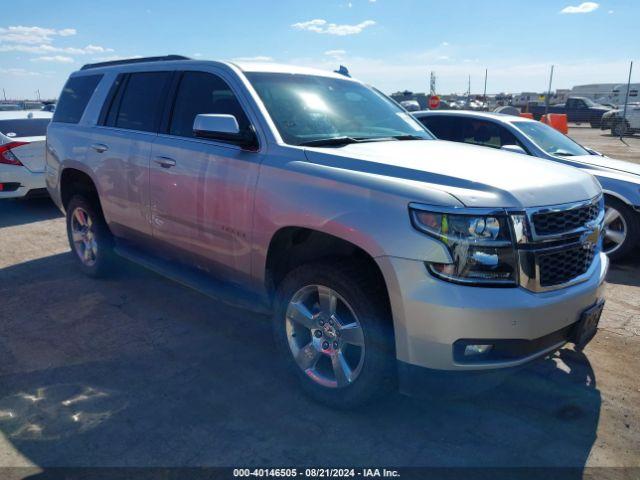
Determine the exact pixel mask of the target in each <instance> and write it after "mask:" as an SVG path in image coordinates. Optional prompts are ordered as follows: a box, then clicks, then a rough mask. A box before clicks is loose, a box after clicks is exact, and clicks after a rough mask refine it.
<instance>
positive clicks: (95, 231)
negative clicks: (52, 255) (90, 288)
mask: <svg viewBox="0 0 640 480" xmlns="http://www.w3.org/2000/svg"><path fill="white" fill-rule="evenodd" d="M66 211H67V236H68V238H69V245H70V246H71V250H72V251H73V252H74V254H75V257H76V259H77V260H78V262H79V264H80V268H81V269H82V271H83V272H84V273H85V274H87V275H89V276H92V277H100V276H103V275H105V274H106V273H108V271H109V268H110V266H111V264H112V262H111V260H112V257H113V237H112V236H111V232H110V231H109V228H108V227H107V224H106V222H105V221H104V218H103V216H102V213H101V212H100V210H99V209H97V208H96V207H95V205H94V204H93V203H92V202H90V201H89V200H87V199H86V198H85V197H83V196H81V195H75V196H74V197H73V198H71V200H70V201H69V204H68V205H67V208H66Z"/></svg>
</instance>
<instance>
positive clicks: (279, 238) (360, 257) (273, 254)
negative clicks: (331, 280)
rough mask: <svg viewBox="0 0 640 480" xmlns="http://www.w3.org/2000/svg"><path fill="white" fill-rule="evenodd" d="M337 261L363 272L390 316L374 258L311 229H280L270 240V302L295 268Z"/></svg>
mask: <svg viewBox="0 0 640 480" xmlns="http://www.w3.org/2000/svg"><path fill="white" fill-rule="evenodd" d="M336 258H340V259H348V261H353V262H357V263H359V264H361V265H362V268H366V269H367V270H368V272H369V273H370V274H371V275H373V276H374V278H375V282H376V283H377V285H378V286H379V287H380V288H381V289H382V291H384V296H385V298H384V301H385V303H386V305H387V306H388V307H389V309H388V311H389V312H391V309H390V301H389V292H388V289H387V283H386V281H385V278H384V275H383V273H382V270H381V269H380V267H379V265H378V263H377V262H376V260H375V257H374V256H373V255H371V254H370V253H369V252H367V251H366V250H365V249H364V248H362V247H361V246H359V245H356V244H355V243H353V242H352V241H349V240H346V239H344V238H341V237H338V236H335V235H332V234H329V233H325V232H322V231H320V230H316V229H313V228H308V227H299V226H286V227H281V228H280V229H278V230H277V231H276V232H275V233H274V234H273V235H272V237H271V240H270V242H269V247H268V250H267V255H266V263H265V272H264V283H265V285H264V287H265V290H266V292H267V294H268V298H269V301H272V300H273V298H274V294H275V291H276V289H277V287H278V285H279V283H280V282H281V281H282V280H283V279H284V277H285V276H286V275H287V273H288V272H290V271H291V270H293V269H294V268H296V267H297V266H300V265H302V264H305V263H309V262H313V261H319V260H323V259H327V260H329V259H333V260H335V259H336Z"/></svg>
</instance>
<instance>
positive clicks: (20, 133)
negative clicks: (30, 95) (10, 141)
mask: <svg viewBox="0 0 640 480" xmlns="http://www.w3.org/2000/svg"><path fill="white" fill-rule="evenodd" d="M50 121H51V119H50V118H18V119H15V120H0V133H3V134H4V135H6V136H7V137H9V138H17V137H44V136H45V135H46V134H47V125H49V122H50Z"/></svg>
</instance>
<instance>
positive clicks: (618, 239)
mask: <svg viewBox="0 0 640 480" xmlns="http://www.w3.org/2000/svg"><path fill="white" fill-rule="evenodd" d="M627 231H628V229H627V222H626V220H625V219H624V217H623V216H622V214H621V213H620V212H619V211H618V210H616V209H615V208H613V207H611V206H606V207H605V213H604V239H603V247H602V249H603V251H604V253H606V254H611V253H613V252H615V251H617V250H618V249H619V248H620V247H621V246H622V245H623V244H624V242H625V240H626V239H627Z"/></svg>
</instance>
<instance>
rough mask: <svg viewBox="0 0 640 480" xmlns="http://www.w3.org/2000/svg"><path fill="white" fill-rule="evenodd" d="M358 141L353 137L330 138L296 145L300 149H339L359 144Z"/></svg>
mask: <svg viewBox="0 0 640 480" xmlns="http://www.w3.org/2000/svg"><path fill="white" fill-rule="evenodd" d="M360 141H361V140H358V139H357V138H353V137H330V138H319V139H318V140H309V141H308V142H302V143H300V144H298V145H300V146H301V147H340V146H342V145H349V144H350V143H359V142H360Z"/></svg>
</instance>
